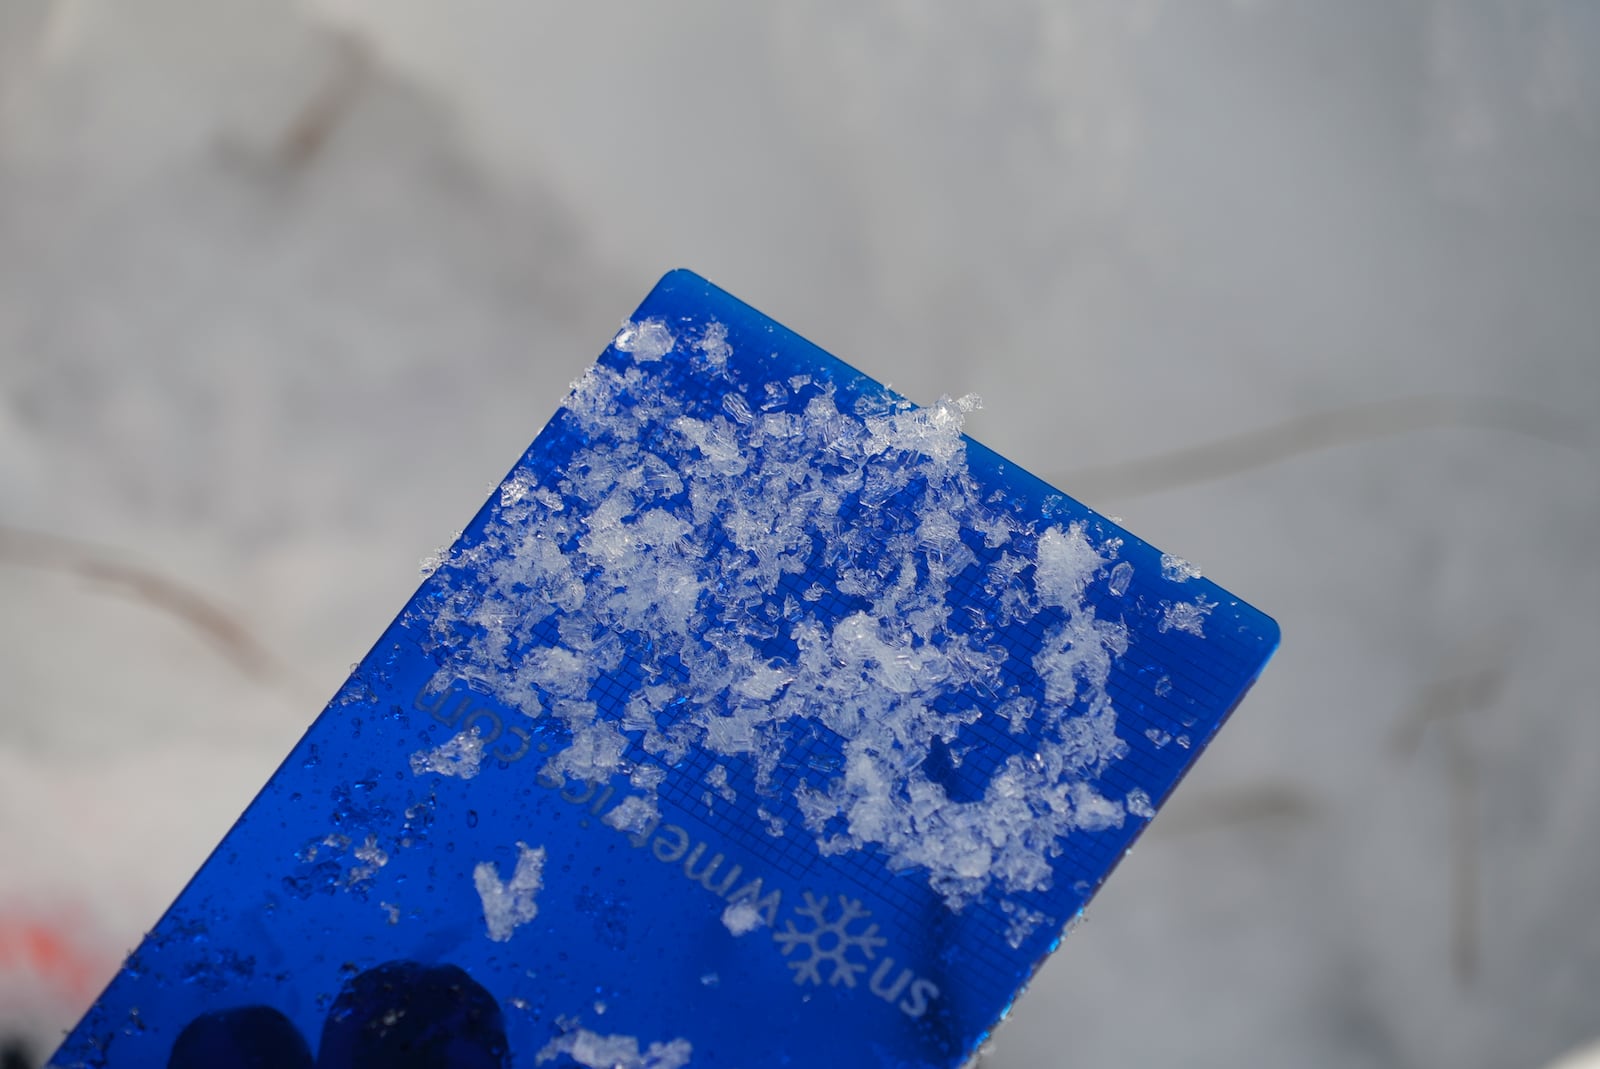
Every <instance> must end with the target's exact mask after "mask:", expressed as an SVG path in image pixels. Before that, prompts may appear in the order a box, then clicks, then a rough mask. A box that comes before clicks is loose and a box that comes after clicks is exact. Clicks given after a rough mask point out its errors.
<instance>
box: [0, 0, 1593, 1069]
mask: <svg viewBox="0 0 1600 1069" xmlns="http://www.w3.org/2000/svg"><path fill="white" fill-rule="evenodd" d="M676 266H686V267H692V268H694V269H695V270H697V271H699V272H700V273H702V274H704V275H706V276H707V277H708V278H710V279H711V280H713V281H715V282H717V283H719V284H721V285H722V286H724V287H726V288H728V289H730V290H731V291H732V292H734V293H735V294H737V295H738V296H740V297H742V298H744V299H745V300H748V301H750V302H751V303H753V304H754V305H756V306H757V307H759V308H761V309H763V310H764V311H766V312H768V313H769V314H771V315H773V316H774V317H776V318H777V319H779V320H781V321H783V322H784V323H786V324H788V325H789V326H791V327H793V328H795V329H796V330H799V331H800V332H801V333H803V334H806V335H807V336H809V337H811V338H812V339H813V340H815V341H817V342H818V343H820V344H821V345H823V346H824V347H825V348H828V349H830V350H832V351H834V352H836V353H838V354H839V355H840V356H842V357H844V358H845V359H847V360H850V361H851V362H853V363H856V364H857V365H859V366H860V367H861V368H863V369H864V370H866V371H868V372H869V373H871V374H873V375H875V376H877V377H879V378H882V379H885V380H887V381H889V382H891V383H892V384H893V385H895V386H896V387H898V388H899V389H900V390H901V391H902V392H904V393H906V394H908V395H910V396H911V397H912V398H914V399H917V400H920V401H928V400H931V399H933V398H934V397H936V396H938V395H939V394H941V393H948V394H952V395H954V394H960V393H963V392H968V391H972V392H976V393H979V394H981V395H982V396H983V398H984V400H985V409H984V411H983V412H981V413H979V414H977V415H976V416H974V417H973V418H972V420H971V422H970V423H969V429H970V430H971V432H972V433H973V434H974V436H975V437H977V438H979V439H980V440H983V441H985V442H986V443H988V444H990V445H992V446H994V447H995V448H997V449H998V450H999V451H1000V452H1002V453H1004V454H1007V455H1009V456H1010V457H1012V458H1013V459H1015V460H1017V461H1018V462H1020V463H1022V464H1023V465H1024V466H1026V467H1028V468H1031V469H1032V470H1034V471H1036V472H1038V473H1040V474H1041V475H1045V476H1047V477H1050V478H1052V479H1054V480H1056V481H1057V482H1058V483H1059V485H1061V486H1063V487H1064V488H1065V489H1066V490H1067V491H1068V492H1070V493H1073V494H1075V495H1076V496H1078V497H1080V498H1082V499H1083V500H1085V501H1086V502H1088V503H1089V504H1091V505H1093V506H1095V507H1097V508H1099V509H1100V510H1102V511H1104V512H1107V513H1109V514H1112V515H1116V516H1121V517H1123V518H1124V519H1125V521H1126V523H1127V524H1128V526H1130V527H1131V528H1132V529H1133V530H1135V531H1137V532H1138V533H1139V534H1141V535H1142V536H1144V537H1146V538H1148V539H1149V540H1151V541H1153V542H1155V543H1156V544H1157V545H1159V546H1161V547H1162V548H1164V549H1167V550H1170V551H1173V552H1176V553H1180V554H1182V555H1183V556H1186V557H1188V558H1190V559H1192V560H1194V561H1196V562H1197V563H1199V564H1201V565H1202V566H1203V567H1204V569H1205V572H1206V574H1207V575H1208V576H1210V577H1213V578H1215V579H1217V580H1218V581H1219V582H1221V583H1223V584H1224V585H1225V586H1227V587H1229V588H1231V589H1233V590H1234V591H1236V592H1237V593H1239V594H1240V595H1241V596H1243V597H1245V598H1246V599H1248V600H1250V601H1253V602H1255V603H1256V604H1258V605H1260V606H1261V607H1262V608H1264V609H1265V610H1267V611H1268V612H1270V613H1272V614H1273V615H1275V616H1276V617H1277V618H1278V619H1279V621H1280V622H1281V623H1282V625H1283V629H1284V634H1285V646H1284V649H1283V651H1282V652H1281V653H1280V655H1279V657H1278V659H1277V660H1276V662H1275V663H1274V664H1273V665H1271V666H1270V668H1269V670H1268V672H1267V674H1266V676H1265V678H1264V680H1263V682H1262V683H1261V685H1260V686H1259V687H1258V688H1257V689H1256V691H1255V692H1254V693H1253V694H1252V696H1251V697H1250V699H1249V700H1248V701H1247V702H1246V704H1245V705H1244V707H1243V708H1242V709H1241V711H1240V712H1239V713H1238V715H1237V716H1236V717H1235V719H1234V720H1233V722H1232V723H1231V724H1230V726H1229V727H1228V728H1227V729H1226V730H1225V731H1224V732H1223V734H1222V736H1221V738H1220V739H1219V741H1218V742H1217V744H1216V745H1215V746H1214V747H1213V749H1212V750H1211V751H1210V754H1209V756H1208V759H1207V760H1205V761H1203V762H1202V763H1201V765H1200V768H1199V770H1198V771H1197V773H1196V774H1195V775H1194V776H1193V777H1191V779H1190V780H1189V781H1188V782H1187V783H1186V784H1185V785H1184V787H1183V788H1182V789H1181V790H1180V791H1179V793H1178V795H1177V796H1176V798H1175V799H1174V801H1173V803H1172V805H1171V807H1170V808H1169V809H1168V810H1167V811H1165V812H1164V813H1163V815H1162V816H1161V817H1160V819H1158V820H1157V821H1156V823H1155V825H1154V827H1153V829H1152V831H1151V832H1150V834H1149V835H1148V836H1147V837H1146V838H1145V839H1144V840H1143V842H1142V843H1141V845H1140V847H1139V848H1138V849H1137V850H1136V851H1135V853H1134V854H1133V855H1132V856H1131V857H1130V858H1129V859H1128V860H1127V861H1126V862H1125V863H1124V864H1123V865H1122V866H1121V868H1120V869H1119V870H1118V872H1117V873H1116V874H1115V876H1114V877H1113V878H1112V881H1111V883H1110V885H1109V889H1108V893H1107V894H1105V895H1104V896H1103V898H1102V899H1101V900H1099V901H1098V902H1097V903H1096V904H1095V906H1094V907H1093V908H1092V909H1091V911H1090V918H1089V923H1088V924H1087V925H1086V926H1084V927H1083V928H1082V929H1080V930H1079V931H1077V932H1076V933H1075V934H1074V935H1073V936H1072V937H1071V938H1070V939H1069V940H1068V941H1067V943H1066V944H1065V946H1064V948H1063V950H1062V952H1061V953H1060V954H1058V955H1057V956H1056V957H1055V958H1054V959H1053V960H1052V961H1051V962H1050V964H1049V965H1048V966H1047V967H1046V968H1045V970H1044V972H1043V973H1042V974H1041V975H1040V977H1039V978H1038V980H1037V982H1036V984H1035V985H1034V988H1033V990H1032V991H1031V992H1030V994H1029V995H1028V996H1027V997H1026V998H1025V999H1024V1000H1023V1001H1022V1003H1021V1004H1020V1005H1019V1007H1018V1009H1017V1010H1016V1012H1015V1013H1014V1015H1013V1019H1012V1021H1011V1022H1010V1023H1009V1024H1008V1025H1007V1026H1006V1027H1005V1028H1004V1029H1003V1030H1002V1031H1001V1032H1000V1033H999V1035H998V1037H997V1038H996V1041H995V1043H994V1046H993V1049H992V1051H990V1052H989V1054H988V1055H987V1056H986V1058H985V1065H986V1066H989V1067H991V1069H1021V1067H1032V1066H1055V1065H1063V1066H1069V1065H1078V1066H1081V1065H1097V1064H1104V1065H1112V1064H1114V1065H1128V1066H1144V1065H1183V1066H1191V1067H1210V1066H1217V1067H1222V1066H1227V1067H1230V1069H1231V1067H1234V1066H1237V1065H1239V1064H1241V1063H1243V1064H1250V1065H1271V1064H1287V1065H1307V1066H1332V1067H1352V1069H1354V1067H1367V1066H1404V1067H1450V1069H1475V1067H1485V1069H1487V1067H1508V1066H1509V1067H1518V1066H1526V1067H1530V1069H1533V1067H1538V1066H1541V1065H1544V1064H1546V1063H1547V1062H1549V1061H1550V1060H1552V1059H1554V1058H1555V1057H1557V1056H1558V1055H1559V1054H1560V1053H1561V1052H1562V1051H1564V1050H1567V1049H1569V1048H1571V1047H1574V1046H1576V1045H1578V1044H1580V1043H1582V1042H1584V1041H1587V1040H1589V1039H1592V1038H1593V1037H1595V1036H1596V1035H1600V923H1596V921H1595V919H1594V914H1595V907H1596V905H1597V904H1600V849H1597V847H1600V832H1597V828H1600V701H1597V699H1596V694H1595V687H1594V685H1593V682H1592V680H1593V676H1594V668H1593V665H1594V662H1595V658H1596V655H1597V654H1596V648H1597V645H1600V622H1597V617H1600V609H1597V605H1600V553H1597V551H1596V541H1595V540H1596V537H1597V533H1600V466H1597V463H1596V461H1597V459H1600V441H1597V437H1596V434H1595V418H1594V414H1595V412H1596V410H1597V404H1600V5H1595V4H1592V3H1588V2H1586V0H1572V2H1567V3H1560V2H1533V0H1528V2H1507V3H1487V2H1468V0H1459V2H1453V0H1438V2H1432V3H1429V2H1420V0H1419V2H1408V3H1311V2H1295V0H1249V2H1233V3H1221V2H1216V3H1212V2H1199V0H1194V2H1191V0H1165V2H1159V0H1148V2H1132V3H1130V2H1126V0H1120V2H1113V0H1107V2H1103V3H1087V2H1065V0H1040V2H1036V3H1013V4H987V5H980V4H964V5H957V4H946V5H931V4H919V3H905V2H900V3H894V2H874V3H864V2H851V3H845V2H842V0H841V2H834V3H819V4H813V5H806V6H800V5H793V6H785V7H779V6H776V5H764V4H747V3H740V2H737V0H727V2H716V3H713V2H692V3H679V4H672V5H667V4H660V5H648V6H646V5H638V6H623V5H617V4H593V3H589V4H585V3H577V2H562V3H526V2H521V0H454V2H452V3H449V4H442V3H429V2H424V0H314V2H312V0H307V2H305V3H301V4H293V3H289V2H273V0H0V680H3V694H4V698H3V699H0V858H3V859H4V860H3V861H0V1032H3V1031H10V1032H13V1033H21V1034H23V1035H25V1036H27V1037H29V1039H30V1041H31V1043H32V1044H33V1046H34V1049H35V1051H36V1052H37V1053H40V1054H42V1053H43V1052H44V1051H46V1050H48V1049H49V1048H50V1047H52V1046H53V1045H54V1042H55V1040H56V1039H57V1038H58V1037H59V1033H60V1030H61V1029H63V1028H65V1027H67V1026H68V1025H69V1024H70V1023H72V1021H73V1020H75V1018H76V1016H77V1014H78V1013H79V1012H80V1011H81V1010H82V1009H83V1007H84V1006H85V1005H86V1004H87V1002H88V1001H89V1000H90V999H92V997H93V996H94V994H95V993H96V992H97V991H98V989H99V986H100V985H101V984H102V983H103V982H104V980H105V979H106V978H107V977H108V976H109V975H110V972H111V970H112V969H113V968H114V967H115V964H116V962H117V961H118V959H119V958H120V957H121V955H122V954H123V953H124V952H125V951H126V950H127V949H128V948H129V947H131V946H132V945H133V944H134V943H136V942H137V940H138V939H139V937H140V934H141V932H142V931H143V929H144V928H145V927H146V926H148V925H149V924H150V923H152V922H153V921H154V919H155V918H156V916H157V915H158V914H159V913H160V911H161V910H162V909H163V908H164V907H165V905H166V904H167V902H168V901H169V900H170V899H171V898H172V896H173V895H174V894H175V893H176V892H177V890H178V889H179V888H180V887H181V885H182V883H183V881H184V879H185V878H186V877H187V875H188V874H189V873H190V872H191V871H192V870H193V869H194V867H195V866H196V865H198V863H199V862H200V861H201V860H203V858H204V857H205V855H206V853H207V852H208V850H209V848H210V847H211V845H212V844H214V843H215V841H216V840H217V839H218V837H219V836H220V835H221V834H222V833H223V831H225V830H226V828H227V827H228V826H229V825H230V824H231V822H232V821H233V819H234V817H235V816H236V815H237V814H238V812H239V811H240V810H241V809H242V808H243V806H244V805H245V804H246V803H247V802H248V801H249V800H250V798H251V797H252V795H253V793H254V791H255V790H256V788H257V787H258V786H259V785H260V784H261V783H262V782H263V781H264V780H265V778H266V777H267V775H268V774H269V773H270V772H271V771H272V769H273V768H274V767H275V765H276V763H277V761H278V759H279V758H280V757H281V755H282V754H283V753H284V752H286V751H287V749H288V747H289V746H290V745H291V744H292V743H293V741H294V740H295V739H296V738H297V737H298V735H299V734H300V732H301V731H302V730H303V729H304V728H305V727H306V726H307V725H308V724H309V723H310V721H311V719H312V718H313V716H314V715H315V714H316V712H317V711H318V710H319V708H320V706H321V704H322V702H323V701H324V700H325V699H326V697H327V696H328V695H329V694H331V693H332V691H333V690H334V689H335V687H336V686H337V685H338V683H339V682H340V681H341V679H342V677H343V675H344V674H345V672H346V671H347V668H348V665H349V664H350V663H351V662H353V661H355V660H357V659H358V658H359V657H360V656H361V655H362V654H364V653H365V651H366V648H367V646H368V645H369V644H370V643H371V642H372V641H373V640H374V639H375V638H376V636H377V635H378V633H379V631H380V630H381V629H382V627H383V626H384V625H385V624H386V623H387V622H388V621H389V619H390V618H391V617H392V615H393V614H394V612H395V611H396V610H397V609H398V608H399V607H400V605H401V604H402V603H403V602H404V600H405V599H406V598H407V597H408V596H409V594H410V593H411V591H412V589H413V588H414V586H415V584H416V582H417V562H418V560H419V559H420V558H421V557H422V556H423V555H424V554H426V553H427V552H428V551H430V550H431V549H433V548H434V547H436V546H437V545H439V544H440V543H442V542H445V541H447V540H448V539H449V538H450V536H451V533H452V531H454V530H455V529H456V528H458V527H460V526H461V525H462V524H463V523H464V522H465V521H466V519H467V518H468V517H469V516H470V514H471V513H472V511H473V510H474V509H475V508H476V507H477V506H478V504H479V503H480V502H481V500H482V498H483V495H484V492H485V490H486V488H487V486H488V485H489V484H491V483H492V482H494V481H496V480H497V479H498V478H499V477H500V475H501V474H502V473H503V472H504V470H505V469H506V468H507V467H508V466H509V464H510V463H511V461H512V460H513V459H514V458H515V457H516V456H517V454H518V453H519V451H520V450H521V449H522V448H523V447H524V446H525V445H526V443H527V442H528V440H529V439H530V438H531V436H532V435H533V433H534V432H535V431H536V430H537V429H538V428H539V427H540V426H541V425H542V424H543V423H544V421H545V420H546V419H547V418H548V416H549V415H550V413H551V412H552V411H553V410H554V408H555V406H556V404H557V403H558V401H559V399H560V397H561V395H562V393H563V391H564V389H565V387H566V384H567V383H568V382H569V381H570V380H571V379H573V378H574V377H575V376H576V375H577V374H578V373H579V372H580V371H581V369H582V368H583V367H584V366H586V365H587V364H588V363H589V362H590V361H591V360H592V359H593V357H594V355H595V354H596V353H597V352H598V351H599V349H600V348H602V347H603V346H604V344H605V343H606V341H607V340H608V339H609V337H610V335H611V333H612V332H613V331H614V329H615V327H616V325H617V322H618V320H619V319H620V318H621V317H622V316H624V315H625V314H626V313H627V312H628V311H629V310H631V309H632V307H633V305H634V304H635V303H636V302H637V300H638V299H639V298H640V297H642V296H643V295H644V293H645V292H646V290H647V289H648V288H649V286H650V285H651V284H652V283H653V282H654V281H655V279H656V278H657V277H658V276H659V275H660V274H661V273H662V272H664V271H665V270H667V269H668V268H671V267H676Z"/></svg>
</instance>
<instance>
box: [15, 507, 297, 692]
mask: <svg viewBox="0 0 1600 1069" xmlns="http://www.w3.org/2000/svg"><path fill="white" fill-rule="evenodd" d="M0 564H7V565H12V566H14V567H20V568H32V569H35V570H38V571H47V572H56V573H60V574H66V575H73V576H77V577H79V578H81V579H85V580H88V581H89V582H90V583H92V584H94V586H95V587H96V588H99V589H102V590H104V591H105V592H107V593H113V594H117V595H120V596H121V597H124V598H127V599H129V600H130V601H133V602H136V603H138V604H141V605H144V606H146V607H148V608H150V609H153V610H154V611H156V612H159V613H163V614H164V615H167V616H170V617H172V618H174V619H176V620H178V621H179V622H180V623H182V624H183V625H184V626H186V627H187V628H189V629H190V630H191V631H193V632H194V633H195V634H197V635H199V636H200V637H201V638H203V639H205V640H206V642H207V643H208V644H209V645H210V646H211V647H212V648H213V649H215V650H216V651H217V652H218V653H219V654H221V655H222V656H223V657H224V658H225V659H226V660H227V661H228V662H229V663H230V664H232V665H233V666H234V667H235V668H236V669H238V671H239V672H241V673H242V674H244V675H246V676H248V677H250V678H251V679H254V680H257V681H259V682H262V683H267V684H271V685H275V686H281V687H284V688H285V689H288V690H291V691H293V689H294V688H293V687H292V679H291V677H290V673H289V671H288V669H287V668H285V667H284V665H283V664H282V662H280V661H279V660H278V659H277V658H276V657H274V656H273V655H272V653H271V652H270V651H269V650H268V649H267V648H266V646H265V644H263V643H262V642H261V641H260V640H259V639H258V638H256V636H255V635H254V634H253V633H252V632H251V631H250V629H249V628H248V627H247V626H246V625H245V624H244V623H242V622H241V621H239V620H238V619H237V618H235V617H234V616H233V615H232V614H231V613H229V612H228V611H227V610H226V609H223V608H221V607H220V606H218V605H216V604H215V603H214V602H212V601H211V600H210V599H209V598H207V597H206V596H205V595H204V594H201V593H199V592H198V591H195V590H193V589H191V588H189V587H187V586H185V585H183V584H182V583H181V582H179V581H178V580H176V579H172V578H169V577H167V576H165V575H162V574H160V573H158V572H155V571H152V570H150V569H148V568H144V567H140V566H138V565H135V564H129V563H127V562H126V561H122V560H119V559H117V557H116V556H115V554H113V553H112V552H111V551H109V550H106V549H102V548H99V547H96V546H92V545H89V544H87V543H84V542H79V541H77V540H75V539H70V538H63V537H61V536H60V535H52V534H42V533H39V532H34V531H21V530H17V529H15V528H11V527H3V526H0ZM297 696H298V695H297Z"/></svg>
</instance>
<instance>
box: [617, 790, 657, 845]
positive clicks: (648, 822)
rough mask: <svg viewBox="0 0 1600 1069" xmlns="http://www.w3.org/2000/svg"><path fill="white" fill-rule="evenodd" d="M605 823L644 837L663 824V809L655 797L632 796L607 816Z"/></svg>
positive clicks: (618, 804) (621, 830)
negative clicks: (657, 803)
mask: <svg viewBox="0 0 1600 1069" xmlns="http://www.w3.org/2000/svg"><path fill="white" fill-rule="evenodd" d="M604 819H605V822H606V823H607V824H608V825H610V826H611V827H613V828H615V829H617V830H618V831H620V832H625V833H627V834H629V835H644V834H647V833H648V832H649V830H650V829H651V828H654V827H655V826H656V825H657V824H659V823H660V822H661V809H660V807H659V806H657V805H656V800H655V798H654V797H653V796H649V795H637V794H630V795H629V796H628V797H626V798H624V799H623V800H622V801H621V802H619V803H617V806H616V808H615V809H613V810H611V811H610V812H609V813H607V814H606V815H605V818H604Z"/></svg>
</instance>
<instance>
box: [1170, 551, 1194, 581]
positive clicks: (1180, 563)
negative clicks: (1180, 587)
mask: <svg viewBox="0 0 1600 1069" xmlns="http://www.w3.org/2000/svg"><path fill="white" fill-rule="evenodd" d="M1161 575H1162V578H1164V579H1167V580H1170V581H1171V582H1174V583H1187V582H1188V581H1189V580H1191V579H1198V578H1200V568H1199V567H1198V566H1197V565H1194V564H1191V563H1189V562H1188V561H1186V560H1184V559H1183V558H1182V557H1174V556H1173V555H1172V554H1171V553H1163V554H1161Z"/></svg>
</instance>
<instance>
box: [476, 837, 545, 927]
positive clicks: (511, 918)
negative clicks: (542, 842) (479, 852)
mask: <svg viewBox="0 0 1600 1069" xmlns="http://www.w3.org/2000/svg"><path fill="white" fill-rule="evenodd" d="M472 883H473V886H474V887H476V888H477V890H478V898H479V899H481V900H482V902H483V921H484V924H485V925H486V926H487V927H488V930H489V938H490V939H493V940H494V941H495V942H497V943H504V942H505V941H506V940H508V939H510V938H511V933H512V932H514V931H516V930H517V929H518V928H519V927H521V926H522V925H524V924H527V923H528V922H529V921H531V920H533V919H534V918H535V917H537V916H538V915H539V904H538V901H537V898H538V895H539V891H540V890H541V889H543V887H544V847H542V846H534V847H530V846H529V845H528V844H527V843H518V844H517V867H516V870H515V871H514V872H513V873H512V874H511V879H509V880H501V879H500V873H499V872H498V871H497V870H496V869H495V866H494V862H492V861H481V862H479V863H478V865H477V867H476V868H474V869H473V870H472Z"/></svg>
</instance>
